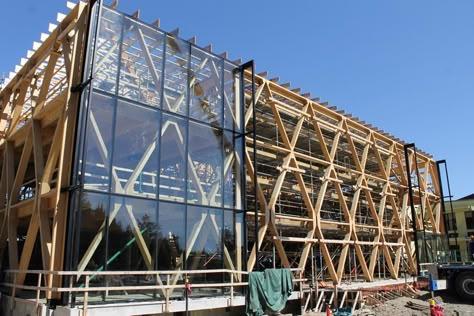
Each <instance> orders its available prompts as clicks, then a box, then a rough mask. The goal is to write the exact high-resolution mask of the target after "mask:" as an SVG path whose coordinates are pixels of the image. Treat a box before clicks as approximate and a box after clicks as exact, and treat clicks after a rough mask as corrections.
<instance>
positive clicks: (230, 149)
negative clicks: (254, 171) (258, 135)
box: [224, 131, 243, 210]
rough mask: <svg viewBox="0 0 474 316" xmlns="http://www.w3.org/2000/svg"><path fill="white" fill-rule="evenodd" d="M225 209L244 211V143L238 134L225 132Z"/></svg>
mask: <svg viewBox="0 0 474 316" xmlns="http://www.w3.org/2000/svg"><path fill="white" fill-rule="evenodd" d="M224 154H225V160H224V207H226V208H233V209H239V210H240V209H242V179H243V176H242V172H241V159H242V158H241V157H242V143H241V138H240V137H238V134H235V133H232V132H229V131H225V132H224Z"/></svg>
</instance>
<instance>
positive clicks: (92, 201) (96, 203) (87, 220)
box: [40, 192, 109, 301]
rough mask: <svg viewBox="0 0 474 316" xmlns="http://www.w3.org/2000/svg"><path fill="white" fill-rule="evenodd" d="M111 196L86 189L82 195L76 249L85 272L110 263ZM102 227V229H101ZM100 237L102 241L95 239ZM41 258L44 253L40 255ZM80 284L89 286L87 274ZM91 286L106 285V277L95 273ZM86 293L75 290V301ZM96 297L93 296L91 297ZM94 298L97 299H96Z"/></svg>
mask: <svg viewBox="0 0 474 316" xmlns="http://www.w3.org/2000/svg"><path fill="white" fill-rule="evenodd" d="M108 202H109V197H108V195H106V194H99V193H89V192H83V194H82V196H81V205H80V212H79V214H78V217H79V221H78V224H77V225H78V228H77V230H78V231H79V234H78V235H77V237H78V243H77V244H76V245H77V248H75V249H74V251H75V254H74V255H75V257H76V258H77V259H76V260H78V262H77V270H81V271H82V270H85V271H103V270H104V268H105V264H106V263H105V262H106V250H105V244H106V238H105V226H106V219H105V218H106V213H107V210H108V204H109V203H108ZM101 227H102V230H101ZM96 238H99V239H98V242H97V243H96V242H94V239H96ZM40 257H41V255H40ZM74 282H75V284H76V286H78V287H83V286H84V285H85V276H81V277H80V278H79V279H78V280H76V279H74ZM89 285H90V286H91V287H97V286H105V279H104V277H103V276H97V275H94V274H93V275H91V276H90V277H89ZM89 295H90V297H91V296H92V297H97V296H100V295H101V293H98V292H93V293H90V294H89ZM83 297H84V294H83V293H80V292H79V293H75V294H74V297H73V300H78V301H82V300H83ZM91 299H92V298H91ZM92 300H96V299H95V298H93V299H92Z"/></svg>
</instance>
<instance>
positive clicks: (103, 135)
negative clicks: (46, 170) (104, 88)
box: [83, 93, 115, 191]
mask: <svg viewBox="0 0 474 316" xmlns="http://www.w3.org/2000/svg"><path fill="white" fill-rule="evenodd" d="M114 104H115V100H114V99H113V98H112V97H109V96H104V95H101V94H99V93H93V95H92V101H91V104H90V106H89V117H88V120H87V135H86V144H85V157H84V160H85V162H86V163H85V166H84V174H83V181H84V188H85V189H89V190H98V191H108V190H109V166H110V151H111V148H112V128H113V125H112V124H113V119H112V118H113V114H114Z"/></svg>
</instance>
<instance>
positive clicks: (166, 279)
mask: <svg viewBox="0 0 474 316" xmlns="http://www.w3.org/2000/svg"><path fill="white" fill-rule="evenodd" d="M290 270H291V271H292V272H293V275H295V274H296V275H298V276H300V274H299V271H300V270H299V269H290ZM5 272H6V274H7V276H9V277H7V280H12V282H4V283H2V284H1V285H2V287H3V288H8V289H11V294H12V301H14V298H15V296H16V293H17V292H18V291H19V290H27V291H34V292H35V294H36V296H35V304H36V307H38V306H40V305H41V304H42V302H41V299H42V297H44V298H46V297H50V296H51V293H70V294H72V295H77V294H81V293H82V294H83V301H82V312H83V315H84V316H86V315H87V310H88V307H89V304H90V294H91V293H98V294H100V293H99V292H102V293H106V296H107V295H108V293H109V292H110V291H122V292H125V293H126V291H159V292H160V293H161V297H162V298H164V301H161V300H157V299H156V298H154V299H153V300H151V299H150V300H149V301H150V302H151V301H153V302H160V303H161V304H164V312H169V311H170V303H171V302H172V296H171V295H172V293H173V291H175V290H182V291H184V293H185V294H186V299H187V298H188V297H187V290H188V289H189V288H190V287H191V288H192V289H202V288H221V289H222V290H224V289H225V288H228V289H229V295H228V306H235V305H234V293H235V291H234V290H235V288H243V287H245V286H247V285H248V282H243V281H242V279H243V275H248V274H249V272H247V271H237V270H230V269H215V270H167V271H47V270H6V271H5ZM18 274H25V275H36V277H37V278H36V280H37V282H36V285H20V284H17V283H16V280H17V275H18ZM212 274H227V275H228V276H229V281H227V282H217V283H192V284H191V283H188V282H187V279H188V278H193V276H197V275H199V276H200V277H202V276H205V277H207V276H208V275H212ZM50 275H53V276H62V277H66V278H67V279H68V280H69V285H68V286H62V287H56V286H46V285H42V279H43V278H44V277H45V276H50ZM132 276H133V277H143V278H144V279H143V280H145V278H146V280H147V281H148V282H147V283H145V284H136V285H126V284H123V283H122V282H120V283H121V284H120V285H118V286H117V285H114V286H107V285H106V286H104V285H98V286H91V281H92V280H94V279H99V278H104V279H106V278H111V277H132ZM183 280H184V283H183ZM152 281H154V284H150V283H151V282H152ZM179 281H181V282H182V283H180V284H178V282H179ZM305 281H307V279H306V278H302V277H301V276H300V277H299V278H295V277H294V278H293V283H294V284H295V283H299V285H300V286H299V288H300V291H301V289H302V286H301V285H302V282H305ZM204 282H205V281H204ZM101 283H105V282H101ZM223 293H224V292H223ZM222 296H226V295H222ZM173 298H176V297H173ZM191 298H194V297H191ZM111 303H112V301H111ZM72 305H73V304H72V302H71V300H69V306H72ZM76 307H81V305H80V304H77V305H76Z"/></svg>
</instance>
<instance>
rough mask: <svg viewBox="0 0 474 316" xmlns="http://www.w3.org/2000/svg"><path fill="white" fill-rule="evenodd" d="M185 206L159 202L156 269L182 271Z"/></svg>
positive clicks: (184, 239) (184, 240)
mask: <svg viewBox="0 0 474 316" xmlns="http://www.w3.org/2000/svg"><path fill="white" fill-rule="evenodd" d="M185 221H186V217H185V206H184V205H183V204H176V203H167V202H160V210H159V219H158V222H159V233H158V238H159V239H158V269H159V270H176V269H183V252H184V248H185V242H186V235H185V224H184V223H185Z"/></svg>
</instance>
